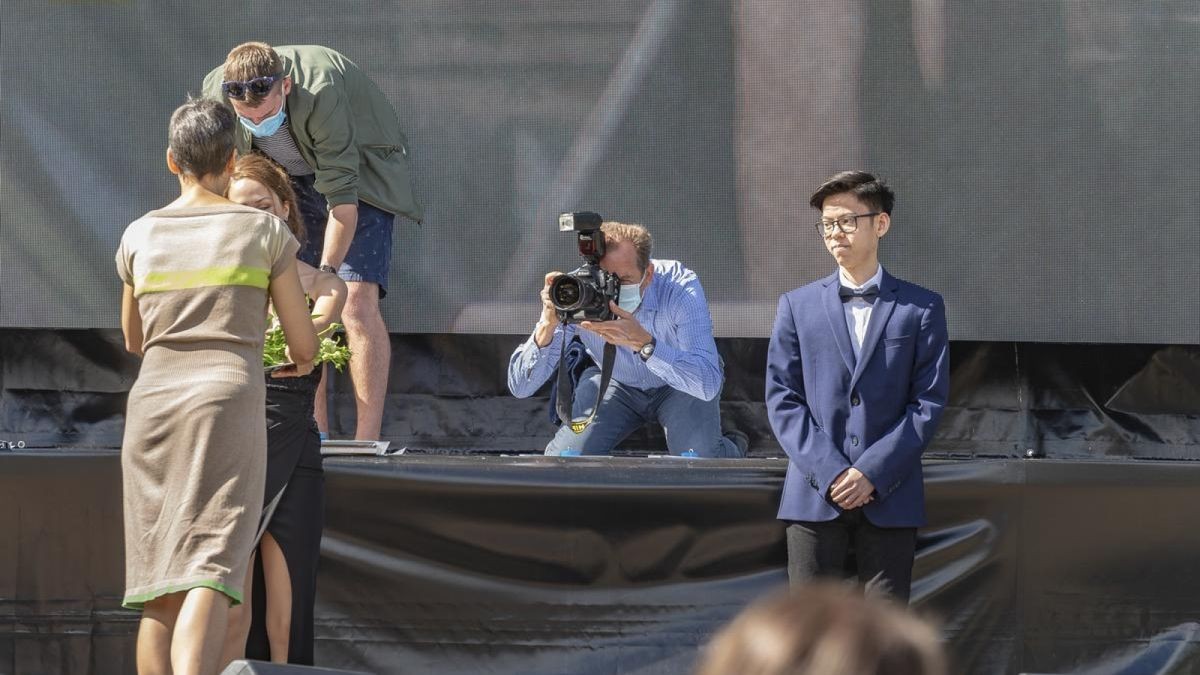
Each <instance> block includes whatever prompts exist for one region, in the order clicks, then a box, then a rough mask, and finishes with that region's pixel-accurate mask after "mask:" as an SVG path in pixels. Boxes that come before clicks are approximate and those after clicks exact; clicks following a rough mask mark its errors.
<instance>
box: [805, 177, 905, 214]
mask: <svg viewBox="0 0 1200 675" xmlns="http://www.w3.org/2000/svg"><path fill="white" fill-rule="evenodd" d="M847 192H848V193H850V194H851V195H854V198H855V199H857V200H858V201H860V202H862V203H863V204H866V205H867V206H868V207H870V208H871V210H872V211H882V212H883V213H886V214H888V215H889V216H890V215H892V206H893V205H894V204H895V203H896V193H895V192H892V188H890V187H888V184H887V183H886V182H884V180H883V179H882V178H876V177H875V176H873V175H871V174H869V173H867V172H866V171H842V172H841V173H835V174H833V175H832V176H830V177H829V178H828V179H827V180H826V181H825V182H824V183H821V187H819V188H817V191H816V192H814V193H813V196H812V198H811V199H809V200H808V203H809V204H810V205H811V206H812V207H813V208H814V209H816V210H818V211H820V210H821V209H822V208H824V206H825V200H826V199H829V198H830V197H832V196H833V195H840V194H843V193H847Z"/></svg>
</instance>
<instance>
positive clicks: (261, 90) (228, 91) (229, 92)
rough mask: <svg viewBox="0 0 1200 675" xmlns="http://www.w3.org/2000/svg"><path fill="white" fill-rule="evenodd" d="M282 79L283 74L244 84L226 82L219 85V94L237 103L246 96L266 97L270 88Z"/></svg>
mask: <svg viewBox="0 0 1200 675" xmlns="http://www.w3.org/2000/svg"><path fill="white" fill-rule="evenodd" d="M283 77H284V75H283V73H279V74H278V75H266V76H264V77H256V78H254V79H252V80H246V81H245V82H239V81H237V80H226V81H224V82H222V83H221V93H223V94H225V95H226V96H228V97H229V98H232V99H234V100H237V101H241V100H243V99H245V98H246V96H247V95H250V96H254V97H258V96H266V95H267V93H268V92H270V91H271V87H273V86H275V83H276V82H277V81H279V80H282V79H283Z"/></svg>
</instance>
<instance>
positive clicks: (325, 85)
mask: <svg viewBox="0 0 1200 675" xmlns="http://www.w3.org/2000/svg"><path fill="white" fill-rule="evenodd" d="M275 51H276V52H277V53H278V54H279V57H280V58H281V59H282V60H283V68H284V72H285V73H287V74H288V75H290V76H291V78H292V92H291V93H290V94H288V97H287V118H288V124H289V125H290V126H291V130H292V136H293V137H294V138H295V139H296V146H297V147H298V148H299V149H300V154H301V156H303V157H304V161H306V162H308V165H309V166H311V167H312V168H313V170H314V171H315V172H316V182H315V187H316V189H317V191H318V192H320V193H321V194H323V195H325V199H326V200H327V201H328V202H329V206H330V207H333V206H337V205H338V204H353V203H355V202H356V201H358V200H360V199H361V200H362V201H364V202H367V203H368V204H371V205H372V206H376V207H379V208H381V209H383V210H385V211H388V212H390V213H395V214H400V215H403V216H407V217H408V218H411V219H413V220H415V221H417V222H420V221H421V214H422V209H421V205H420V203H418V202H417V198H416V195H414V194H413V189H412V180H411V178H410V174H409V170H408V139H407V138H405V136H404V132H402V131H400V119H399V117H398V116H397V115H396V111H395V109H393V108H392V104H391V103H389V102H388V100H387V97H385V96H384V95H383V92H382V91H380V90H379V87H377V86H375V83H374V82H372V81H371V79H370V78H369V77H367V75H366V73H364V72H363V71H362V70H361V69H359V67H358V66H356V65H354V63H352V62H351V61H350V59H348V58H346V57H345V56H343V55H341V54H339V53H338V52H335V51H333V50H332V49H327V48H325V47H318V46H315V45H297V46H287V47H275ZM223 80H224V77H223V75H222V66H218V67H217V68H215V69H214V70H213V71H212V72H210V73H209V74H208V76H206V77H205V78H204V89H203V91H204V96H206V97H208V98H215V99H223V98H224V97H223V95H222V93H221V82H222V81H223ZM237 128H238V131H237V148H238V152H239V153H241V154H245V153H247V152H250V132H249V131H248V130H247V129H246V128H245V127H243V126H242V125H241V124H239V125H237Z"/></svg>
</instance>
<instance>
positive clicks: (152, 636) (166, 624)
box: [137, 593, 183, 675]
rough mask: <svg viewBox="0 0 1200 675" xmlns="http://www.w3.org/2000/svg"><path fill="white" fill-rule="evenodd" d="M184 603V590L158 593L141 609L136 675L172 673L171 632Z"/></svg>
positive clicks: (166, 674)
mask: <svg viewBox="0 0 1200 675" xmlns="http://www.w3.org/2000/svg"><path fill="white" fill-rule="evenodd" d="M182 605H183V593H171V594H170V595H163V596H160V597H157V598H155V599H153V600H151V601H150V602H147V603H146V606H145V607H144V608H143V609H142V620H141V621H140V622H139V623H138V635H137V671H138V675H170V674H171V632H172V631H173V630H174V629H175V619H176V617H178V616H179V608H180V606H182Z"/></svg>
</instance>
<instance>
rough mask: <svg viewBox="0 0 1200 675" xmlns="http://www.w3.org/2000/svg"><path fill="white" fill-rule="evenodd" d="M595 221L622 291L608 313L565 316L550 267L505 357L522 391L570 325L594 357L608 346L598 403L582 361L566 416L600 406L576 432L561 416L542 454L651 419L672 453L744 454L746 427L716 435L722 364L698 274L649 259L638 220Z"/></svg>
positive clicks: (607, 441)
mask: <svg viewBox="0 0 1200 675" xmlns="http://www.w3.org/2000/svg"><path fill="white" fill-rule="evenodd" d="M597 220H598V218H597ZM563 229H566V227H563ZM600 231H601V233H602V238H601V239H602V241H601V242H600V251H602V252H603V257H601V258H599V265H600V267H601V268H602V269H603V270H605V271H607V272H609V273H611V274H613V275H615V276H616V277H617V278H618V279H619V280H620V281H619V283H620V301H619V303H612V304H611V305H610V308H611V311H612V314H613V315H614V318H612V319H610V320H607V321H582V322H580V323H578V324H575V323H566V322H563V321H562V320H561V318H560V315H559V312H558V311H556V309H555V306H554V303H553V302H552V301H551V297H550V290H551V286H552V285H553V283H554V279H555V278H556V277H559V276H561V273H560V272H551V273H550V274H547V275H546V285H545V287H544V288H543V289H542V293H541V298H542V316H541V318H540V319H539V320H538V322H537V325H536V326H535V327H534V331H533V335H531V336H530V338H529V339H528V340H526V341H525V342H524V344H522V345H521V346H520V347H518V348H517V350H516V351H515V352H514V353H513V355H512V358H511V359H510V360H509V364H508V388H509V391H511V392H512V393H513V395H514V396H517V397H518V398H525V397H527V396H531V395H533V394H534V392H536V391H537V390H538V388H540V387H541V386H542V384H544V383H545V382H546V380H548V379H549V378H550V376H551V375H553V374H554V373H555V370H556V369H557V368H558V366H559V356H560V353H561V350H562V346H563V344H564V343H565V342H568V341H569V340H570V339H571V338H572V337H573V336H574V335H576V334H578V335H579V337H580V338H581V340H582V341H583V344H584V347H585V348H586V349H587V352H588V354H589V355H590V356H591V357H592V360H593V361H595V362H596V363H597V364H602V363H603V357H602V354H603V352H604V346H605V343H609V344H612V345H615V346H616V354H615V360H614V363H613V366H612V380H611V382H609V384H608V387H607V389H605V391H604V395H603V398H602V399H601V400H600V401H599V403H598V404H597V401H596V398H597V392H598V391H599V390H600V388H601V369H600V368H599V367H597V366H592V367H589V368H588V369H587V370H586V371H584V373H583V375H582V377H580V378H579V383H578V385H577V388H576V390H575V397H574V401H573V404H572V417H573V418H576V419H577V418H580V417H585V416H589V415H590V414H591V413H592V412H593V407H595V406H598V407H597V409H596V410H595V416H594V418H591V422H590V424H586V423H585V424H586V426H585V428H583V429H582V430H581V431H580V432H579V433H576V432H575V431H574V430H572V424H571V421H572V420H563V425H562V426H561V427H560V428H559V430H558V433H557V434H555V436H554V438H553V439H551V440H550V443H549V444H548V445H547V446H546V454H547V455H559V454H563V453H564V451H567V450H571V451H574V452H577V453H578V454H581V455H607V454H609V453H611V452H612V449H613V447H615V446H616V445H617V444H618V443H620V442H621V440H622V439H624V438H625V437H626V436H628V435H629V434H630V433H632V432H633V431H634V430H635V429H637V428H638V427H640V426H641V425H643V424H646V423H648V422H651V421H656V422H658V423H659V424H661V425H662V428H663V432H664V434H665V435H666V438H667V446H668V448H669V449H670V452H671V454H672V455H683V454H686V453H688V452H689V451H691V452H694V453H695V455H696V456H699V457H742V456H743V455H745V452H746V437H745V436H744V435H742V434H741V433H739V432H733V435H734V436H737V437H738V438H737V439H736V440H732V439H730V438H726V437H724V436H722V435H721V412H720V407H719V400H718V399H719V395H720V393H721V385H722V384H723V383H724V374H723V372H722V366H721V360H720V357H719V356H718V355H717V346H716V343H715V342H714V341H713V329H712V318H711V317H710V316H709V313H708V302H707V300H705V297H704V289H703V288H701V286H700V280H699V279H698V278H697V277H696V274H695V273H694V272H692V271H691V270H689V269H687V268H686V267H684V266H683V265H682V264H680V263H679V262H677V261H674V260H651V258H650V250H651V247H652V246H653V240H652V238H651V237H650V233H649V232H648V231H647V230H646V228H644V227H642V226H641V225H627V224H624V223H616V222H605V223H604V224H603V225H602V226H601V228H600ZM582 249H583V245H582V238H581V250H582ZM578 328H582V329H583V330H582V331H580V330H578ZM564 333H565V334H564ZM576 426H579V425H576Z"/></svg>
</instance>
